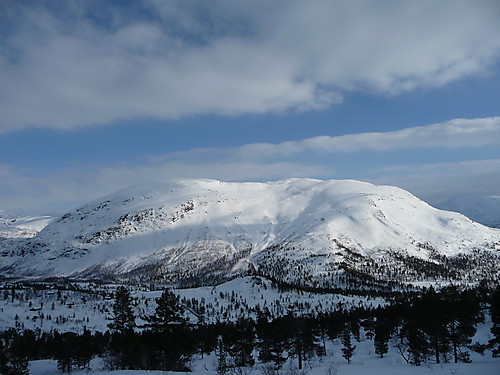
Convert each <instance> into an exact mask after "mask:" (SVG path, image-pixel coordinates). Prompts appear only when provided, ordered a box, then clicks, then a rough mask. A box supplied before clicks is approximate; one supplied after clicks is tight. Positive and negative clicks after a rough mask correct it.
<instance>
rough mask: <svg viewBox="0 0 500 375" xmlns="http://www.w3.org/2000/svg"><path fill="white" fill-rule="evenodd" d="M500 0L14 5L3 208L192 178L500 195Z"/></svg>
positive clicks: (1, 9)
mask: <svg viewBox="0 0 500 375" xmlns="http://www.w3.org/2000/svg"><path fill="white" fill-rule="evenodd" d="M499 18H500V3H499V2H498V1H495V0H478V1H446V0H443V1H440V2H435V1H419V2H409V1H408V2H405V1H403V2H394V1H383V0H382V1H369V0H366V1H357V2H347V1H322V0H317V1H310V2H304V1H298V0H291V1H284V0H283V1H282V0H278V1H272V2H270V1H263V0H262V1H260V0H258V1H251V2H250V1H248V2H234V1H230V0H219V1H211V2H206V1H201V0H187V1H160V0H141V1H130V2H128V1H120V2H102V1H91V0H89V1H77V0H69V1H62V0H61V1H14V0H6V1H3V2H2V3H1V4H0V25H1V26H0V113H1V114H2V116H0V181H1V183H0V209H5V210H8V211H11V212H33V213H43V212H62V211H64V210H67V209H71V208H74V207H75V206H78V205H80V204H83V203H85V202H87V201H88V200H91V199H94V198H97V197H99V196H102V195H105V194H108V193H111V192H113V191H115V190H118V189H121V188H123V187H127V186H129V185H134V184H137V183H142V182H147V181H152V180H158V179H168V178H178V177H180V178H184V177H193V178H198V177H204V178H216V179H222V180H230V181H266V180H276V179H282V178H288V177H311V178H321V179H330V178H336V179H344V178H348V179H359V180H365V181H371V182H374V183H380V184H391V185H396V186H400V187H402V188H405V189H407V190H409V191H411V192H412V193H414V194H416V195H417V196H419V197H421V198H422V199H424V200H426V201H428V202H430V203H432V204H435V205H439V203H441V202H444V201H446V200H447V199H450V198H452V197H454V196H458V195H463V194H486V195H500V151H499V150H500V117H498V116H500V113H499V112H500V111H499V109H500V104H499V103H500V24H499V23H498V19H499Z"/></svg>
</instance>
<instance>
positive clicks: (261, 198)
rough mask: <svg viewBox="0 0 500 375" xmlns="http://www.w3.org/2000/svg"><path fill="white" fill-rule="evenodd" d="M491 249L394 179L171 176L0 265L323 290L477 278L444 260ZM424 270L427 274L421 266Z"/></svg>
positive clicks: (94, 206)
mask: <svg viewBox="0 0 500 375" xmlns="http://www.w3.org/2000/svg"><path fill="white" fill-rule="evenodd" d="M499 249H500V231H499V230H495V229H491V228H486V227H484V226H482V225H480V224H478V223H475V222H473V221H472V220H470V219H468V218H466V217H464V216H462V215H461V214H458V213H453V212H446V211H440V210H438V209H436V208H433V207H431V206H429V205H428V204H426V203H425V202H423V201H421V200H420V199H418V198H416V197H415V196H413V195H411V194H410V193H408V192H407V191H405V190H402V189H399V188H396V187H392V186H378V185H373V184H370V183H365V182H359V181H353V180H328V181H322V180H314V179H287V180H281V181H273V182H245V183H236V182H222V181H217V180H208V179H178V180H169V181H162V182H157V183H154V184H148V185H140V186H136V187H132V188H128V189H124V190H120V191H119V192H117V193H114V194H111V195H108V196H106V197H104V198H101V199H97V200H95V201H93V202H91V203H89V204H86V205H84V206H82V207H80V208H77V209H75V210H73V211H70V212H68V213H66V214H65V215H63V216H62V217H60V218H59V219H57V220H55V221H54V222H53V223H51V224H49V225H48V226H47V227H45V228H44V229H43V230H42V231H41V232H40V233H39V234H38V235H37V236H36V237H35V238H33V239H32V240H30V241H25V242H24V243H21V244H20V245H19V247H18V248H17V250H16V251H14V252H11V253H9V254H8V255H9V256H4V257H3V260H2V263H3V264H4V266H3V267H2V268H1V269H0V270H1V271H2V272H3V273H4V274H6V275H14V274H16V275H25V276H27V275H30V276H71V277H92V278H103V277H118V278H126V279H128V280H139V281H147V280H149V281H152V280H154V281H158V282H165V283H174V284H179V283H180V284H182V285H199V284H206V283H217V282H219V281H221V280H225V279H227V278H231V277H234V276H235V275H241V274H248V273H258V274H261V275H263V276H266V277H270V278H272V279H275V280H277V281H281V282H284V283H289V284H293V285H302V286H306V287H317V288H332V287H336V286H338V285H339V283H344V284H349V283H352V282H353V281H352V279H360V278H365V279H366V280H370V282H372V283H387V282H395V281H396V280H400V281H401V280H403V281H407V282H415V281H419V280H430V279H434V280H438V279H439V280H441V279H443V280H444V279H452V278H455V279H457V280H459V279H464V280H465V279H470V278H471V277H478V275H476V274H475V275H472V274H471V272H472V270H470V269H457V267H454V266H453V267H452V266H450V264H451V263H450V262H451V260H453V259H457V260H460V259H461V257H462V258H463V257H469V256H472V255H471V254H476V253H478V252H479V253H480V256H481V257H489V258H488V259H490V258H491V259H495V260H494V264H498V263H495V262H497V260H496V259H497V258H495V257H497V253H498V251H497V250H499ZM4 253H5V251H4ZM424 266H425V267H428V268H429V269H432V270H433V271H432V272H430V271H428V270H427V271H425V272H424V271H421V272H420V274H419V271H418V269H420V268H422V267H424ZM425 267H424V268H425ZM452 268H453V269H452ZM496 269H497V270H498V267H497V268H496ZM483 271H484V272H490V270H489V268H488V269H487V270H483ZM483 271H481V272H483ZM475 272H476V273H477V272H479V270H476V271H475ZM494 272H496V273H498V271H494ZM495 277H496V276H495Z"/></svg>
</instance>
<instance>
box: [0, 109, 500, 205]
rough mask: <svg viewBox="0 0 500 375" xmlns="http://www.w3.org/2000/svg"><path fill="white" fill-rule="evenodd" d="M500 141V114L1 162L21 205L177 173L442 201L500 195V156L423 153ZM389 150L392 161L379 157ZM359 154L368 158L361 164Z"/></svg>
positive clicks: (3, 193)
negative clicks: (31, 166) (118, 159)
mask: <svg viewBox="0 0 500 375" xmlns="http://www.w3.org/2000/svg"><path fill="white" fill-rule="evenodd" d="M499 146H500V117H493V118H484V119H456V120H452V121H448V122H445V123H441V124H432V125H427V126H420V127H413V128H407V129H403V130H400V131H393V132H385V133H360V134H351V135H344V136H338V137H329V136H324V137H316V138H309V139H304V140H302V141H297V142H285V143H281V144H264V145H263V144H248V145H243V146H241V147H238V148H228V149H224V148H206V149H195V150H190V151H183V152H176V153H168V154H165V155H155V156H152V157H149V158H147V159H145V158H143V159H141V160H140V161H136V162H135V163H133V164H131V163H129V164H127V163H121V164H113V165H107V166H104V167H95V166H94V167H90V166H83V167H82V166H79V167H75V168H67V169H58V170H51V171H47V172H39V171H33V170H17V169H14V168H12V167H10V166H8V165H1V164H0V181H2V184H0V207H2V209H6V210H10V211H15V212H19V211H25V212H29V213H46V212H51V211H52V212H53V211H58V212H61V211H64V210H67V209H70V208H74V207H76V206H78V205H80V204H83V203H86V202H87V201H89V200H91V199H94V198H97V197H99V196H103V195H106V194H109V193H111V192H113V191H116V190H119V189H122V188H124V187H127V186H130V185H133V184H136V183H139V182H148V181H155V180H158V179H169V178H179V177H183V178H215V179H220V180H225V181H266V180H276V179H283V178H289V177H312V178H321V179H330V178H352V179H358V180H365V181H371V182H375V183H379V184H390V185H395V186H399V187H402V188H405V189H407V190H409V191H410V192H412V193H414V194H417V195H418V196H419V197H421V198H423V199H425V200H427V201H430V202H431V203H439V202H441V201H444V200H447V199H449V198H451V197H453V196H456V195H462V194H490V195H500V159H498V158H497V157H495V158H484V159H477V160H469V159H467V157H469V156H468V155H467V153H466V152H464V154H465V156H464V158H465V159H461V158H460V157H459V158H458V160H455V161H453V162H450V161H447V162H443V161H441V160H440V159H436V160H433V161H430V162H429V161H428V159H427V161H422V153H425V154H429V153H432V152H433V150H438V151H440V150H446V149H449V148H455V150H456V151H457V154H458V155H460V154H461V152H462V151H467V150H471V149H483V148H488V149H493V150H498V149H499V148H500V147H499ZM412 149H417V151H418V152H413V153H412V152H411V150H412ZM388 153H390V154H391V157H390V158H389V161H387V160H384V158H382V159H380V160H379V159H377V158H378V156H380V155H386V154H388ZM496 155H498V152H496ZM351 159H352V160H351ZM431 159H432V158H431ZM353 160H354V161H353ZM355 160H361V161H362V163H359V165H357V164H356V161H355Z"/></svg>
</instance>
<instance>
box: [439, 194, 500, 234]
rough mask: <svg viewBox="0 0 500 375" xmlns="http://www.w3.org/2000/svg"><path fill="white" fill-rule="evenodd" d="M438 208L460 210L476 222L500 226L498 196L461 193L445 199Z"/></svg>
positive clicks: (494, 226) (499, 201)
mask: <svg viewBox="0 0 500 375" xmlns="http://www.w3.org/2000/svg"><path fill="white" fill-rule="evenodd" d="M439 208H441V209H443V210H448V211H455V212H460V213H461V214H464V215H465V216H467V217H468V218H470V219H472V220H474V221H477V222H478V223H481V224H484V225H487V226H489V227H492V228H500V196H496V195H463V196H459V197H455V198H453V199H450V200H448V201H446V202H445V203H443V204H441V205H440V206H439Z"/></svg>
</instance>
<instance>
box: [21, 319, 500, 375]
mask: <svg viewBox="0 0 500 375" xmlns="http://www.w3.org/2000/svg"><path fill="white" fill-rule="evenodd" d="M490 327H491V324H488V323H487V324H481V325H479V326H478V333H477V334H476V336H475V338H474V340H481V341H483V342H484V340H487V338H488V337H490V336H489V329H490ZM353 344H354V345H356V350H355V352H354V356H353V358H352V362H351V364H347V362H346V361H345V360H344V358H342V353H341V351H340V348H341V344H340V342H339V340H335V341H334V342H333V343H331V342H329V343H328V349H327V356H326V357H324V358H314V359H313V360H311V361H306V362H305V363H304V369H303V370H297V359H296V358H292V359H291V360H289V361H288V362H287V363H285V364H284V365H283V367H282V369H280V370H279V374H282V375H306V374H307V375H364V374H367V375H422V374H429V375H430V374H432V375H498V374H499V373H500V358H492V357H491V354H490V353H489V352H486V353H485V355H484V356H481V355H479V354H477V353H474V352H472V353H471V358H472V363H457V364H456V363H442V364H433V363H424V364H423V365H422V366H412V365H409V364H406V362H405V361H404V360H403V359H402V358H401V356H400V355H399V354H398V353H397V352H396V351H395V350H394V348H392V347H390V349H389V353H388V354H387V355H386V356H385V357H384V358H378V356H377V355H376V354H375V353H374V348H373V341H371V340H367V339H366V338H364V337H363V335H362V337H361V341H360V342H355V341H353ZM91 367H92V369H91V370H90V372H87V370H80V371H78V370H75V371H74V374H75V375H78V374H81V375H84V374H92V375H104V374H113V375H143V374H146V373H147V374H151V375H164V374H172V375H174V374H179V375H180V374H185V373H184V372H165V371H143V370H127V371H125V370H121V371H107V370H105V369H104V368H103V367H104V366H103V363H102V361H101V360H100V359H95V360H94V361H93V362H92V366H91ZM265 367H266V366H265V364H262V363H256V365H255V366H254V367H253V368H245V369H242V372H235V374H253V375H261V374H263V375H264V374H266V372H265ZM191 369H192V373H193V374H206V375H216V374H217V359H216V357H215V356H214V355H213V354H212V355H209V356H205V357H204V359H201V358H200V357H199V356H195V357H194V360H193V363H192V367H191ZM60 373H61V372H60V371H59V370H57V364H56V361H51V360H43V361H33V362H31V364H30V374H31V375H56V374H57V375H58V374H60ZM228 374H230V375H231V372H229V373H228ZM267 374H269V373H267ZM276 375H277V374H276Z"/></svg>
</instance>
